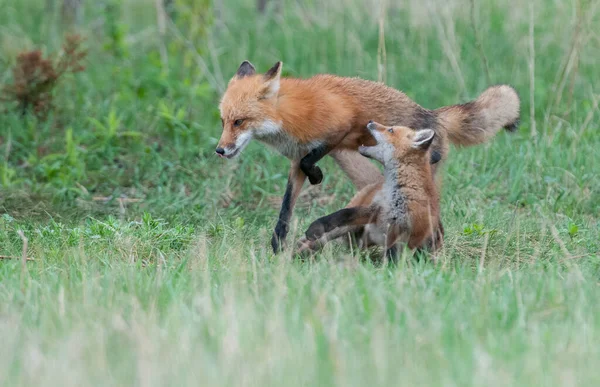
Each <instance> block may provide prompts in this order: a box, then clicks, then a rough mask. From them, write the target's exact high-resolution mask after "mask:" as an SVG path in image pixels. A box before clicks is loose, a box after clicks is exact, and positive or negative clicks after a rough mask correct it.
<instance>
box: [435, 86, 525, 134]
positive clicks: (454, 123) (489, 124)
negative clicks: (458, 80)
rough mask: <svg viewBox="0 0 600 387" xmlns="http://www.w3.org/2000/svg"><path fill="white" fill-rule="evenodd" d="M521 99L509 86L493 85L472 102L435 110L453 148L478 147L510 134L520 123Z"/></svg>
mask: <svg viewBox="0 0 600 387" xmlns="http://www.w3.org/2000/svg"><path fill="white" fill-rule="evenodd" d="M520 105H521V103H520V100H519V96H518V95H517V92H516V91H515V89H513V88H512V87H510V86H508V85H498V86H492V87H490V88H488V89H487V90H485V91H484V92H483V93H481V95H480V96H479V97H477V99H476V100H475V101H471V102H467V103H465V104H462V105H453V106H446V107H443V108H439V109H436V110H434V112H435V113H436V115H437V117H438V120H439V122H440V124H441V126H443V127H444V128H445V130H446V133H447V134H448V138H449V139H450V141H451V142H452V143H453V144H455V145H463V146H467V145H476V144H481V143H484V142H486V141H488V140H489V139H491V138H492V137H494V135H496V133H498V131H499V130H500V129H501V128H504V129H507V130H509V131H514V130H516V129H517V126H518V124H519V111H520Z"/></svg>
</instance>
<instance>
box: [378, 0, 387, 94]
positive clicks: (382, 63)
mask: <svg viewBox="0 0 600 387" xmlns="http://www.w3.org/2000/svg"><path fill="white" fill-rule="evenodd" d="M380 5H381V6H380V10H379V44H378V46H377V80H378V81H379V82H383V83H385V81H386V67H387V54H386V51H385V13H386V9H387V4H386V0H381V3H380Z"/></svg>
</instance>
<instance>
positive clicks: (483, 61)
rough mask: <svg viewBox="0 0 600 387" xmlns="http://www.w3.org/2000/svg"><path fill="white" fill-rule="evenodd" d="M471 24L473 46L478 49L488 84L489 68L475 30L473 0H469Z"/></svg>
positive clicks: (489, 82) (479, 38)
mask: <svg viewBox="0 0 600 387" xmlns="http://www.w3.org/2000/svg"><path fill="white" fill-rule="evenodd" d="M471 25H472V27H473V34H474V35H475V46H476V47H477V50H478V51H479V56H481V62H482V63H483V70H484V72H485V79H486V81H487V83H488V85H489V84H491V83H492V80H491V77H490V68H489V66H488V60H487V57H486V56H485V51H484V50H483V44H482V43H481V37H480V36H479V31H478V30H477V22H476V20H475V0H471Z"/></svg>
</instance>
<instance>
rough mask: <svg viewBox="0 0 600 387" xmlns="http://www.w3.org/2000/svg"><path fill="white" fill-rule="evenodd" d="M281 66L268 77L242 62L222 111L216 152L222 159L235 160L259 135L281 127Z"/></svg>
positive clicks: (222, 101)
mask: <svg viewBox="0 0 600 387" xmlns="http://www.w3.org/2000/svg"><path fill="white" fill-rule="evenodd" d="M281 68H282V63H281V62H277V63H275V65H274V66H273V67H271V69H270V70H269V71H267V72H266V73H265V74H257V73H256V69H255V68H254V66H252V64H251V63H250V62H248V61H244V62H242V64H241V65H240V68H239V69H238V71H237V73H236V74H235V75H234V76H233V78H231V81H229V85H228V86H227V90H225V94H223V98H222V99H221V104H220V105H219V110H220V111H221V123H222V124H223V134H221V139H220V140H219V144H218V145H217V149H216V150H215V151H216V152H217V154H218V155H219V156H221V157H227V158H233V157H235V156H237V155H238V154H240V152H241V151H242V150H243V149H244V148H245V147H246V146H247V145H248V143H249V142H250V140H251V139H252V137H254V136H256V135H259V136H260V135H268V134H269V133H276V132H278V131H279V129H280V127H281V121H280V120H279V119H278V118H277V111H276V102H277V95H278V92H279V81H280V79H281Z"/></svg>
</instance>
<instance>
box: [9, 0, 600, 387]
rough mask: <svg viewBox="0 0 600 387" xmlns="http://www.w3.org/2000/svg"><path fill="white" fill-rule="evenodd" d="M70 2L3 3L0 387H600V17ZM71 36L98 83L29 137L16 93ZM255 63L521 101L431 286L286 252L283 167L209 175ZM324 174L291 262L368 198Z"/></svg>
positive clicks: (440, 7) (57, 95)
mask: <svg viewBox="0 0 600 387" xmlns="http://www.w3.org/2000/svg"><path fill="white" fill-rule="evenodd" d="M61 3H62V2H60V1H53V0H48V1H46V2H43V1H39V0H0V9H2V12H0V85H1V86H0V87H2V90H3V91H2V92H1V93H0V95H1V96H2V98H1V99H0V256H2V259H0V343H1V344H0V385H2V386H31V385H48V386H50V385H52V386H53V385H57V386H117V385H119V386H121V385H122V386H131V385H136V386H165V385H169V386H185V385H198V384H201V385H209V386H213V385H218V386H240V385H244V386H271V385H272V386H279V385H282V384H285V385H319V386H321V385H322V386H330V385H339V386H354V385H356V386H364V385H367V384H369V385H382V386H383V385H406V386H415V385H444V386H471V385H473V386H474V385H485V386H506V385H524V386H531V385H544V386H551V385H557V386H576V385H577V386H587V385H589V386H592V385H600V372H598V369H597V367H598V364H600V308H599V306H598V300H600V154H599V152H598V149H599V148H600V109H599V107H598V103H599V101H600V84H599V83H598V69H599V67H598V60H599V59H600V30H599V29H598V25H599V24H600V2H598V1H596V0H553V1H542V0H532V1H524V0H517V1H508V0H500V1H491V0H485V1H470V2H464V1H459V0H447V1H434V0H427V1H414V0H410V1H405V2H396V1H392V0H389V1H387V2H382V1H375V0H373V1H370V0H363V1H359V0H330V1H327V2H325V1H323V2H320V1H305V2H301V1H292V0H282V1H277V0H276V1H273V2H266V4H267V7H266V9H265V11H264V12H258V11H257V9H256V2H255V1H249V0H241V1H234V0H222V1H218V0H215V1H210V0H174V1H165V2H163V3H160V2H159V1H156V2H153V1H144V0H104V1H98V2H83V5H82V6H81V8H80V9H79V10H78V11H77V12H73V13H72V15H69V14H68V12H67V15H65V12H66V11H65V10H64V9H63V8H61ZM275 3H276V4H275ZM157 4H158V5H157ZM160 4H166V6H159V5H160ZM67 11H68V10H67ZM68 33H77V34H79V35H80V36H81V37H82V38H83V39H84V40H83V43H82V46H81V47H82V49H83V50H85V51H86V52H87V55H86V56H85V57H84V58H83V59H82V64H83V65H84V67H85V69H83V70H82V71H77V72H74V73H73V74H70V73H69V74H65V75H64V76H63V77H61V78H60V80H59V81H57V82H56V85H55V87H53V88H52V89H51V91H50V92H49V95H50V96H51V97H48V98H50V99H51V104H50V103H49V102H48V104H47V105H43V106H45V107H46V108H47V112H45V114H36V111H35V110H34V109H32V108H31V106H30V105H28V106H25V107H24V106H23V103H22V102H19V101H18V100H17V99H15V98H14V93H12V94H11V92H10V91H11V90H13V89H11V87H12V86H11V85H14V80H15V72H14V71H13V70H12V69H13V68H14V67H15V66H16V65H17V64H18V60H17V58H18V56H19V54H20V53H22V52H26V51H31V50H37V49H39V50H41V52H42V54H43V57H44V58H61V56H60V55H62V54H61V46H62V45H63V44H64V42H65V36H66V35H67V34H68ZM245 59H248V60H250V61H251V62H252V63H253V64H254V65H256V66H257V69H258V70H259V71H260V72H264V71H266V70H267V69H268V68H269V67H270V66H272V65H273V64H274V63H275V62H276V61H278V60H281V61H283V72H284V75H289V76H297V77H308V76H311V75H313V74H316V73H323V72H325V73H334V74H338V75H344V76H360V77H363V78H366V79H372V80H382V81H385V82H386V83H387V84H389V85H391V86H393V87H396V88H398V89H400V90H402V91H404V92H405V93H406V94H407V95H408V96H410V97H411V98H413V99H414V100H415V101H417V102H418V103H420V104H421V105H423V106H425V107H427V108H435V107H439V106H443V105H449V104H455V103H462V102H466V101H468V100H471V99H473V98H475V97H476V96H477V95H478V94H479V93H480V92H481V91H483V90H484V89H485V88H486V87H487V86H489V85H492V84H498V83H509V84H511V85H512V86H514V87H515V88H516V89H517V91H518V92H519V94H520V97H521V102H522V117H521V125H520V127H519V130H518V131H517V132H516V133H507V132H500V133H499V134H498V135H497V136H496V137H495V138H494V139H493V140H492V141H491V142H490V143H488V144H485V145H482V146H477V147H472V148H464V149H458V148H453V149H452V151H451V154H450V157H449V159H448V161H447V162H446V164H445V165H444V166H443V168H442V170H441V173H442V176H443V193H442V219H443V222H444V226H445V229H446V239H445V247H444V249H443V250H442V251H441V253H440V255H439V262H438V264H437V265H434V264H433V263H431V262H428V261H426V260H415V259H413V258H411V257H403V259H402V260H401V261H400V262H399V264H398V266H397V267H392V266H386V265H379V264H376V263H372V262H371V261H370V260H369V257H370V256H372V255H374V254H377V252H359V251H356V250H353V249H349V248H346V247H344V246H336V245H331V246H327V248H326V249H325V250H324V251H323V252H322V253H320V254H318V255H317V256H316V257H315V260H313V261H308V262H299V261H298V260H295V259H294V256H293V254H292V252H291V251H290V249H288V250H286V251H285V252H284V253H282V254H279V255H273V253H272V251H271V247H270V237H271V234H272V230H273V227H274V225H275V222H276V219H277V213H278V209H279V204H280V201H281V197H282V196H283V192H284V189H285V184H286V180H287V171H288V166H289V162H288V161H287V160H286V159H285V158H283V157H282V156H280V155H278V154H277V153H276V152H274V151H273V150H272V149H268V148H267V147H266V146H265V145H263V144H260V143H258V142H255V143H252V144H250V146H249V147H248V148H247V149H246V150H245V151H244V152H243V154H242V155H241V156H240V157H239V158H237V159H235V160H223V159H219V158H218V157H217V156H216V155H215V153H214V149H215V146H216V144H217V141H218V139H219V136H220V133H221V126H220V120H219V111H218V102H219V98H220V95H221V94H222V92H223V90H224V88H225V87H226V85H227V82H228V80H229V78H230V77H231V76H232V75H233V74H234V73H235V71H236V69H237V67H238V66H239V64H240V63H241V62H242V61H243V60H245ZM53 60H54V61H59V60H60V59H53ZM40 106H41V105H40ZM319 165H320V166H321V168H322V169H323V171H324V174H325V179H324V181H323V183H322V184H321V185H319V186H314V187H309V186H308V184H307V185H306V186H305V189H304V192H303V194H302V196H301V198H300V200H299V204H298V205H297V207H296V211H295V215H294V218H293V219H294V225H293V227H292V229H293V230H292V232H291V234H292V235H290V240H294V238H297V237H298V235H300V234H301V233H302V231H303V230H305V229H306V227H307V226H308V224H310V222H311V221H312V220H314V219H316V218H317V217H319V216H323V215H326V214H328V213H330V212H332V211H335V210H337V209H339V208H341V207H342V206H344V205H345V203H346V202H347V201H348V200H349V199H350V198H351V197H352V195H353V194H354V189H353V187H352V185H351V183H350V181H349V180H348V179H347V178H346V177H345V176H344V175H343V173H342V172H341V170H339V169H338V168H337V166H336V165H335V164H334V163H333V162H332V160H330V159H327V158H326V159H325V160H323V161H322V162H320V163H319ZM23 257H28V258H31V260H29V261H23V260H22V258H23Z"/></svg>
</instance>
